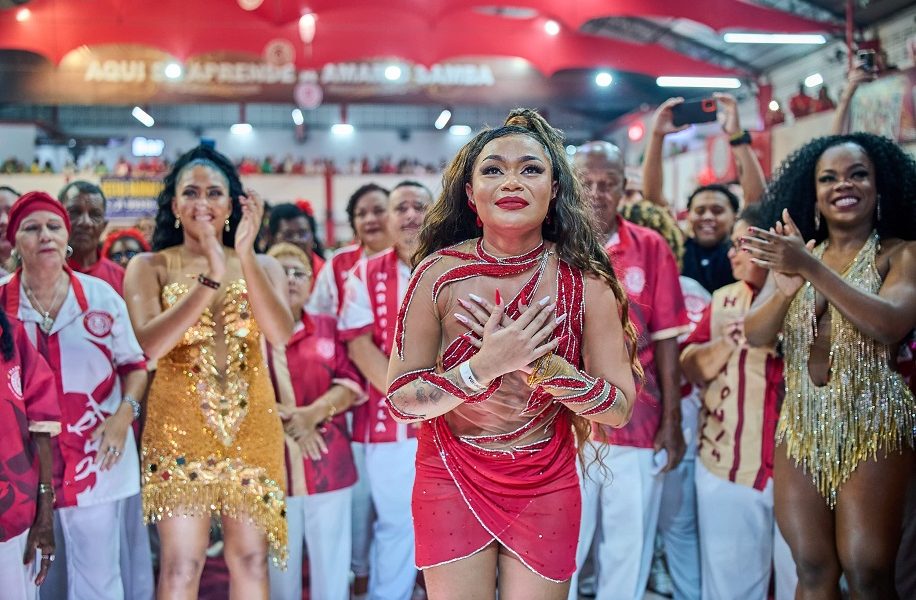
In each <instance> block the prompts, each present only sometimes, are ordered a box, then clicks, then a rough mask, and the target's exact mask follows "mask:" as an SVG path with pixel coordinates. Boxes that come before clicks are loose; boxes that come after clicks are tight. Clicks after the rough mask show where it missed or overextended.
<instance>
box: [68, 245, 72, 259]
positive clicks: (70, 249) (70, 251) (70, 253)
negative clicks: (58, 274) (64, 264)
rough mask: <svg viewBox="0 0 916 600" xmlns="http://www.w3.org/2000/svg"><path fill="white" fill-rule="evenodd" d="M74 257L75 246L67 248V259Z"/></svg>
mask: <svg viewBox="0 0 916 600" xmlns="http://www.w3.org/2000/svg"><path fill="white" fill-rule="evenodd" d="M71 256H73V246H67V258H70V257H71Z"/></svg>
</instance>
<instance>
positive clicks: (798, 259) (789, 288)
mask: <svg viewBox="0 0 916 600" xmlns="http://www.w3.org/2000/svg"><path fill="white" fill-rule="evenodd" d="M741 249H742V251H744V252H750V254H751V256H752V258H751V260H752V261H753V262H754V263H755V264H758V265H760V266H761V267H763V268H765V269H769V270H770V272H771V273H772V274H773V276H774V278H775V281H776V285H777V287H778V288H779V291H780V292H782V294H783V295H785V296H794V295H795V293H796V292H797V291H798V290H799V289H800V288H801V286H802V285H803V284H804V283H805V276H804V274H805V272H806V269H807V268H808V267H809V265H810V264H811V262H812V261H813V260H816V259H815V258H814V255H813V254H812V253H811V251H812V250H813V249H814V240H809V241H808V242H807V243H805V241H804V240H803V239H802V236H801V234H800V233H799V232H798V227H797V226H796V225H795V221H793V220H792V217H791V216H790V215H789V211H788V210H786V209H783V211H782V221H781V222H777V223H776V226H775V227H772V228H770V230H769V231H766V230H763V229H759V228H757V227H751V228H750V229H748V235H747V236H746V237H744V238H742V240H741Z"/></svg>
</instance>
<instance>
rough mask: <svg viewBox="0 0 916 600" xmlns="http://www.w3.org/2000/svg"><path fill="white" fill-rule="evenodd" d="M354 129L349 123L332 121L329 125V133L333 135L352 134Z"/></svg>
mask: <svg viewBox="0 0 916 600" xmlns="http://www.w3.org/2000/svg"><path fill="white" fill-rule="evenodd" d="M354 131H356V129H355V128H354V127H353V126H352V125H350V124H349V123H334V124H333V125H331V133H333V134H334V135H341V136H343V135H353V132H354Z"/></svg>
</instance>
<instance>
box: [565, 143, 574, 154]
mask: <svg viewBox="0 0 916 600" xmlns="http://www.w3.org/2000/svg"><path fill="white" fill-rule="evenodd" d="M575 153H576V147H575V146H574V145H572V144H570V145H568V146H566V154H568V155H570V156H572V155H574V154H575Z"/></svg>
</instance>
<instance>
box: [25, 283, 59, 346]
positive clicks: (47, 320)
mask: <svg viewBox="0 0 916 600" xmlns="http://www.w3.org/2000/svg"><path fill="white" fill-rule="evenodd" d="M57 281H58V282H59V281H60V279H58V280H57ZM22 287H23V288H24V289H25V295H26V296H28V298H29V302H31V303H32V308H37V309H38V312H39V313H41V323H39V324H38V327H39V329H41V330H42V331H43V332H45V333H51V328H53V327H54V318H53V317H52V316H51V311H52V310H54V307H55V306H57V301H58V298H59V297H60V289H61V288H60V284H59V283H58V284H57V290H56V291H55V292H54V298H52V299H51V308H50V309H49V310H45V307H44V306H42V305H41V302H39V301H38V298H37V297H36V296H35V292H33V291H32V288H30V287H29V285H28V284H27V283H26V282H25V277H23V278H22ZM64 289H66V286H65V287H64Z"/></svg>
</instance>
